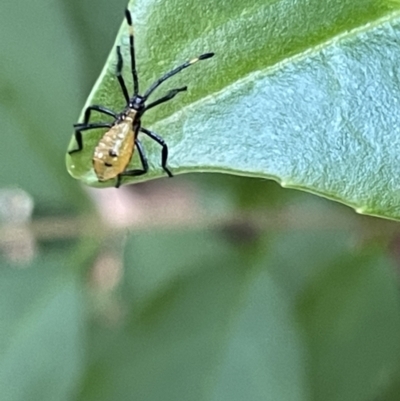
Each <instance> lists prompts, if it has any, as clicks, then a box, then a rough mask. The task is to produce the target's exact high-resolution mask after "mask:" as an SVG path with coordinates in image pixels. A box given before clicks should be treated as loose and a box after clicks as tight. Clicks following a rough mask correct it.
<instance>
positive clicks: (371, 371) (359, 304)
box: [77, 217, 400, 401]
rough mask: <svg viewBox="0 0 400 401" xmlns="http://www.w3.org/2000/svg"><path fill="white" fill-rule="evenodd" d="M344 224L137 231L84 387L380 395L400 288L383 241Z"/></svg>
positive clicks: (137, 395) (209, 393)
mask: <svg viewBox="0 0 400 401" xmlns="http://www.w3.org/2000/svg"><path fill="white" fill-rule="evenodd" d="M321 219H322V220H324V217H321ZM346 234H347V233H346V231H345V230H326V229H325V228H324V229H317V230H313V229H311V230H302V231H301V235H299V233H297V232H284V233H280V234H278V235H277V234H274V233H273V232H270V231H269V232H268V234H266V235H261V237H260V238H258V240H257V241H254V243H252V244H251V245H250V244H248V245H249V246H247V247H246V246H237V243H235V242H233V243H232V242H231V241H229V240H227V238H226V236H224V235H221V233H220V232H211V231H210V230H209V229H208V230H196V231H190V230H187V231H185V232H184V233H180V232H179V233H176V232H174V231H169V232H164V233H158V234H157V233H143V234H135V235H132V236H130V237H129V238H128V241H127V244H126V245H127V246H126V252H125V263H124V271H125V273H126V274H125V276H124V284H123V292H122V294H121V293H118V294H115V295H116V296H115V298H114V300H115V301H116V303H117V306H118V307H117V308H115V305H114V306H113V307H112V308H111V310H110V311H109V312H106V313H104V321H103V322H102V321H101V320H97V321H96V322H95V325H94V327H93V329H92V331H91V333H90V340H89V341H88V344H89V346H90V349H89V350H88V358H89V367H88V370H87V374H86V377H85V381H84V383H83V385H82V391H81V393H80V396H79V397H78V398H77V399H78V400H85V401H91V400H93V401H94V400H96V401H103V400H110V399H115V400H120V401H125V400H132V399H135V400H140V401H141V400H146V401H152V400H160V399H162V400H164V401H169V400H171V401H172V400H181V399H185V400H186V399H187V400H191V401H196V400H199V401H200V400H203V401H204V400H210V401H214V400H218V401H225V400H229V401H236V400H237V401H239V400H244V399H246V400H250V401H258V400H279V401H281V400H282V401H292V400H301V401H303V400H304V401H306V400H329V401H339V400H340V401H358V400H360V401H364V400H372V399H374V397H375V396H376V395H377V394H379V393H380V392H382V390H383V389H384V388H385V385H387V379H388V378H390V377H391V376H392V375H393V374H394V373H396V372H397V367H398V363H399V362H398V361H399V345H398V344H399V341H398V337H399V336H398V333H399V328H400V319H399V313H398V305H399V297H398V290H397V288H396V283H395V280H394V277H393V274H392V273H393V271H392V270H391V267H392V266H391V263H390V261H389V260H388V258H387V257H386V256H385V255H384V252H385V250H383V249H377V250H374V251H370V250H367V251H362V250H361V251H359V252H357V253H356V252H354V251H353V250H352V248H353V246H354V245H352V244H354V242H353V241H354V239H351V238H350V237H351V236H350V235H348V236H347V235H346ZM353 234H354V232H353ZM338 237H339V240H338ZM331 246H332V249H330V250H329V251H328V252H326V253H325V254H324V253H323V252H322V251H321V249H324V250H326V249H327V248H329V247H331ZM267 248H268V252H265V249H267ZM303 248H304V249H303ZM315 248H318V249H317V252H313V250H314V249H315ZM320 248H321V249H320ZM315 255H317V256H315ZM296 273H297V275H296ZM289 276H292V277H291V281H292V282H291V283H288V282H287V281H288V277H289ZM296 277H297V278H298V280H297V281H296ZM295 281H296V282H295ZM115 310H117V311H118V310H119V311H123V313H122V316H121V317H120V320H119V321H118V322H117V324H115V325H112V324H110V317H113V316H115ZM111 320H112V319H111Z"/></svg>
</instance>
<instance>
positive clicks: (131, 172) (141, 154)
mask: <svg viewBox="0 0 400 401" xmlns="http://www.w3.org/2000/svg"><path fill="white" fill-rule="evenodd" d="M135 145H136V149H137V151H138V153H139V157H140V162H141V163H142V167H143V169H142V170H140V169H135V170H125V171H123V172H122V173H121V174H118V178H117V183H116V184H115V188H118V187H119V186H120V185H121V180H122V177H124V176H131V177H132V176H138V175H143V174H146V173H147V172H148V171H149V163H148V162H147V157H146V154H145V153H144V149H143V145H142V143H141V142H140V140H139V139H135Z"/></svg>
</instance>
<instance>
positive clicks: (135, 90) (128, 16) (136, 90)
mask: <svg viewBox="0 0 400 401" xmlns="http://www.w3.org/2000/svg"><path fill="white" fill-rule="evenodd" d="M125 17H126V21H127V22H128V25H129V50H130V52H131V71H132V77H133V95H134V96H136V95H137V94H138V93H139V80H138V76H137V71H136V61H135V37H134V34H133V25H132V16H131V13H130V12H129V10H128V9H126V10H125Z"/></svg>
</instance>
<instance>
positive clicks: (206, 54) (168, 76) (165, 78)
mask: <svg viewBox="0 0 400 401" xmlns="http://www.w3.org/2000/svg"><path fill="white" fill-rule="evenodd" d="M212 56H214V53H205V54H202V55H201V56H199V57H196V58H193V59H192V60H189V61H186V63H183V64H182V65H180V66H179V67H176V68H174V69H173V70H171V71H170V72H167V73H166V74H165V75H163V76H162V77H161V78H159V79H157V81H155V82H154V83H153V84H152V85H151V86H150V88H149V89H147V91H146V92H145V94H144V95H143V97H144V98H145V99H147V98H148V97H149V96H150V94H151V93H153V91H154V90H155V89H156V88H158V87H159V86H160V85H161V84H162V83H163V82H164V81H166V80H167V79H168V78H171V77H172V76H174V75H175V74H178V72H180V71H182V70H183V69H185V68H187V67H190V66H191V65H193V64H194V63H197V62H198V61H200V60H206V59H208V58H210V57H212Z"/></svg>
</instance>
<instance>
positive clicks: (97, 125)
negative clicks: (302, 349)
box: [68, 123, 112, 155]
mask: <svg viewBox="0 0 400 401" xmlns="http://www.w3.org/2000/svg"><path fill="white" fill-rule="evenodd" d="M111 127H112V124H110V123H93V124H75V125H74V129H75V139H76V142H77V144H78V148H77V149H72V150H69V151H68V154H70V155H72V154H73V153H76V152H80V151H81V150H82V149H83V143H82V131H88V130H90V129H95V128H111Z"/></svg>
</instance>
